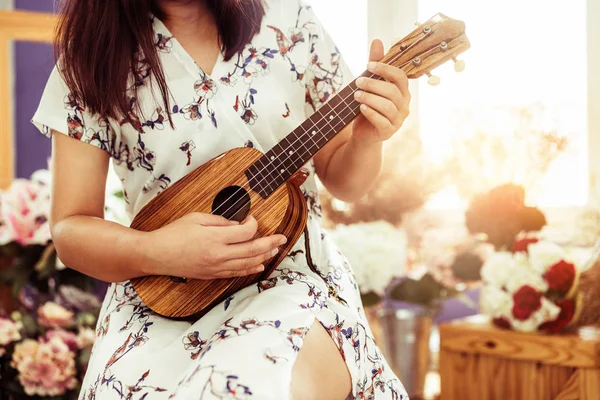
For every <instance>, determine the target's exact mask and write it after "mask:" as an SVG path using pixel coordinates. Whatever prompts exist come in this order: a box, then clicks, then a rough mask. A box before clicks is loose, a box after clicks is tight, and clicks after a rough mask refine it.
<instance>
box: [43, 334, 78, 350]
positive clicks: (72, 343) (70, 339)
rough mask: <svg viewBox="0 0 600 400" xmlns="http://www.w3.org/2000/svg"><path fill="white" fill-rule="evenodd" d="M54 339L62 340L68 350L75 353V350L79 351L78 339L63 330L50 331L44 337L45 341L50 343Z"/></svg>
mask: <svg viewBox="0 0 600 400" xmlns="http://www.w3.org/2000/svg"><path fill="white" fill-rule="evenodd" d="M55 337H57V338H59V339H60V340H62V341H63V343H64V344H66V345H67V347H68V348H69V350H71V351H77V349H79V339H78V337H77V335H75V334H74V333H73V332H70V331H65V330H64V329H52V330H50V331H48V332H46V335H45V336H44V338H45V340H46V341H51V340H52V339H53V338H55Z"/></svg>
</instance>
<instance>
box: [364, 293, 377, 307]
mask: <svg viewBox="0 0 600 400" xmlns="http://www.w3.org/2000/svg"><path fill="white" fill-rule="evenodd" d="M360 298H361V299H362V303H363V307H371V306H374V305H376V304H378V303H379V302H381V296H379V295H378V294H377V293H375V292H373V291H371V292H369V293H365V294H361V295H360Z"/></svg>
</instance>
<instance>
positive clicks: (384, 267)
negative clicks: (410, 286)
mask: <svg viewBox="0 0 600 400" xmlns="http://www.w3.org/2000/svg"><path fill="white" fill-rule="evenodd" d="M329 234H330V236H331V238H332V239H333V241H334V242H335V243H336V244H337V245H338V247H339V248H340V250H341V252H342V254H343V255H344V256H345V257H346V259H347V260H348V262H349V264H350V267H351V268H352V271H353V273H354V279H355V281H356V284H357V286H358V289H359V290H360V293H361V297H362V301H363V305H364V306H365V307H369V306H374V305H376V304H379V302H380V301H381V299H382V297H383V294H384V292H385V289H386V288H387V287H388V285H389V284H390V282H391V281H392V279H393V278H394V277H398V276H401V275H402V274H403V273H404V269H405V266H406V237H405V235H404V232H403V231H402V230H401V229H398V228H396V227H395V226H394V225H392V224H390V223H388V222H385V221H375V222H365V223H357V224H351V225H338V226H337V227H336V228H335V229H333V230H331V231H330V232H329Z"/></svg>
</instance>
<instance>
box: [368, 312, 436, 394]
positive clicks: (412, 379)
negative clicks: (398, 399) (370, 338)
mask: <svg viewBox="0 0 600 400" xmlns="http://www.w3.org/2000/svg"><path fill="white" fill-rule="evenodd" d="M378 319H379V325H380V329H381V340H380V342H379V343H378V345H379V347H380V348H381V351H382V352H383V355H384V356H385V358H386V360H387V362H388V364H389V365H390V367H392V370H393V371H394V372H395V373H396V375H397V376H398V378H400V380H401V381H402V384H403V385H404V387H405V388H406V391H407V393H408V395H409V396H413V397H415V398H418V397H422V396H423V394H424V391H425V377H426V376H427V372H428V370H429V361H430V357H429V356H430V354H429V353H430V352H429V338H430V336H431V328H432V325H433V318H432V317H431V316H430V315H427V314H423V313H419V312H414V311H408V310H393V309H385V308H384V309H380V310H378Z"/></svg>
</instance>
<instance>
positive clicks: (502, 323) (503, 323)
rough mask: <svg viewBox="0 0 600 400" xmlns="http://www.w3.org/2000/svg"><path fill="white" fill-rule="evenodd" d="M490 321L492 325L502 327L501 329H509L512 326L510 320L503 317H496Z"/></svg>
mask: <svg viewBox="0 0 600 400" xmlns="http://www.w3.org/2000/svg"><path fill="white" fill-rule="evenodd" d="M492 323H493V324H494V325H496V326H497V327H499V328H503V329H510V328H512V325H511V324H510V321H509V320H507V319H506V318H504V317H496V318H494V319H492Z"/></svg>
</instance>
